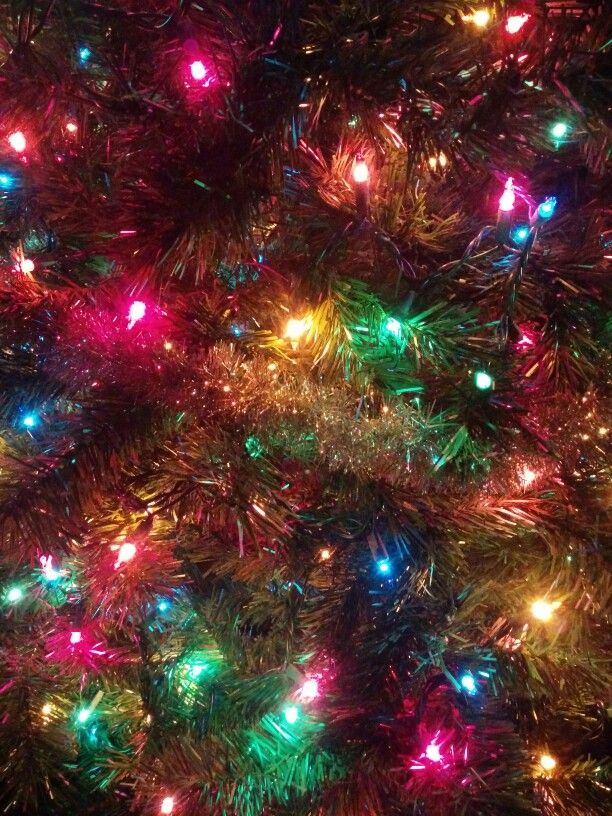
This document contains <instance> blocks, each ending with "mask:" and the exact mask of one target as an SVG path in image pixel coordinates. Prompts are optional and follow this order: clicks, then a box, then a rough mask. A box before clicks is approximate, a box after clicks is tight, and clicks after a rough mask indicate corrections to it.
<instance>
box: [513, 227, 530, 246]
mask: <svg viewBox="0 0 612 816" xmlns="http://www.w3.org/2000/svg"><path fill="white" fill-rule="evenodd" d="M528 235H529V227H524V226H522V227H516V229H514V230H512V233H511V238H512V240H513V241H514V243H515V244H522V243H524V242H525V241H526V240H527V236H528Z"/></svg>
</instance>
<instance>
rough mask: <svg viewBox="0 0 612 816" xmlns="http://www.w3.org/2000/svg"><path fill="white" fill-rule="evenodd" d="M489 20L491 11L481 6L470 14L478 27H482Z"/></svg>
mask: <svg viewBox="0 0 612 816" xmlns="http://www.w3.org/2000/svg"><path fill="white" fill-rule="evenodd" d="M490 20H491V12H490V11H489V9H486V8H482V9H478V10H477V11H475V12H474V13H473V14H472V22H473V23H474V25H477V26H478V28H484V27H485V26H486V25H488V24H489V22H490Z"/></svg>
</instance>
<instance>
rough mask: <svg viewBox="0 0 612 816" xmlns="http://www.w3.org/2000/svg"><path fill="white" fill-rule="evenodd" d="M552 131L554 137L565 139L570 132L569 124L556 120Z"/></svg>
mask: <svg viewBox="0 0 612 816" xmlns="http://www.w3.org/2000/svg"><path fill="white" fill-rule="evenodd" d="M550 133H551V136H552V137H553V139H563V138H564V137H565V136H567V134H568V133H569V125H568V124H567V123H566V122H555V124H554V125H553V126H552V127H551V129H550Z"/></svg>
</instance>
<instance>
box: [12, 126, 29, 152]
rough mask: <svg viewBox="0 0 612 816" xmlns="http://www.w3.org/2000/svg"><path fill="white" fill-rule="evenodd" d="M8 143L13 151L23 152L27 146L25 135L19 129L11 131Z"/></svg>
mask: <svg viewBox="0 0 612 816" xmlns="http://www.w3.org/2000/svg"><path fill="white" fill-rule="evenodd" d="M8 143H9V144H10V146H11V147H12V148H13V150H14V151H15V153H23V151H24V150H25V149H26V147H27V146H28V143H27V141H26V137H25V136H24V135H23V133H22V132H21V131H20V130H16V131H15V132H14V133H11V135H10V136H9V137H8Z"/></svg>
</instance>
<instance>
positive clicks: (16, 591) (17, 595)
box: [6, 586, 23, 603]
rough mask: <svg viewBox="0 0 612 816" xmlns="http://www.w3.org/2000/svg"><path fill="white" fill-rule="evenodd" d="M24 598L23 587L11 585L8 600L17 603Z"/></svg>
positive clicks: (7, 594)
mask: <svg viewBox="0 0 612 816" xmlns="http://www.w3.org/2000/svg"><path fill="white" fill-rule="evenodd" d="M22 598H23V589H22V588H21V587H18V586H15V587H11V589H9V591H8V592H7V593H6V600H7V601H8V602H9V603H17V602H18V601H21V600H22Z"/></svg>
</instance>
